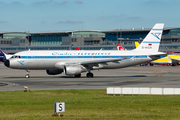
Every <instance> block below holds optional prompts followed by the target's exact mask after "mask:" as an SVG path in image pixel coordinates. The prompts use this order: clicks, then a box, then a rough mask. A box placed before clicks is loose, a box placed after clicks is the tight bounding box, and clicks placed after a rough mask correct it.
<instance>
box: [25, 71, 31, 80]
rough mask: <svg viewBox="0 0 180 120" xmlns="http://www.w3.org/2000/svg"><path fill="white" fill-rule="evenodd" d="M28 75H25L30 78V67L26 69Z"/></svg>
mask: <svg viewBox="0 0 180 120" xmlns="http://www.w3.org/2000/svg"><path fill="white" fill-rule="evenodd" d="M26 72H27V73H26V75H25V78H30V76H29V73H30V71H29V70H28V69H26Z"/></svg>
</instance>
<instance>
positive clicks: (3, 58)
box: [0, 49, 6, 62]
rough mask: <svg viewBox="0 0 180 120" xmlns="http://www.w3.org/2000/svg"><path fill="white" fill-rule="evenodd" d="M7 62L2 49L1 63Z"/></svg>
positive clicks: (0, 51)
mask: <svg viewBox="0 0 180 120" xmlns="http://www.w3.org/2000/svg"><path fill="white" fill-rule="evenodd" d="M5 60H6V55H5V54H4V52H3V51H2V50H1V49H0V61H1V62H4V61H5Z"/></svg>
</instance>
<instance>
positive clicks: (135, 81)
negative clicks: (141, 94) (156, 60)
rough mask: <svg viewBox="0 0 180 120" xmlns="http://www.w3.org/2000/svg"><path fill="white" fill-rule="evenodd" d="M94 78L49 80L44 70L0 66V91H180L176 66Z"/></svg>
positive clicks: (114, 71)
mask: <svg viewBox="0 0 180 120" xmlns="http://www.w3.org/2000/svg"><path fill="white" fill-rule="evenodd" d="M92 72H93V73H94V78H87V77H86V73H82V77H81V78H74V77H73V76H66V75H65V74H64V73H62V74H60V75H55V76H50V75H47V74H46V71H45V70H40V71H38V70H34V71H33V70H32V71H30V78H29V79H26V78H25V74H26V71H25V70H16V69H10V68H6V67H5V66H4V65H3V64H0V91H16V90H24V86H28V88H29V89H30V90H59V89H106V88H107V87H168V88H172V87H173V88H180V67H179V66H175V67H174V66H171V67H168V66H151V67H150V66H134V67H128V68H122V69H109V70H100V71H98V70H94V71H92Z"/></svg>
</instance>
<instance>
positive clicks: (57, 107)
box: [54, 102, 65, 113]
mask: <svg viewBox="0 0 180 120" xmlns="http://www.w3.org/2000/svg"><path fill="white" fill-rule="evenodd" d="M54 112H55V113H61V112H65V102H55V103H54Z"/></svg>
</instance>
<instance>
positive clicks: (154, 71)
mask: <svg viewBox="0 0 180 120" xmlns="http://www.w3.org/2000/svg"><path fill="white" fill-rule="evenodd" d="M153 72H154V73H156V74H158V75H157V76H156V77H159V76H161V74H160V73H158V72H156V71H155V70H153Z"/></svg>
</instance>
